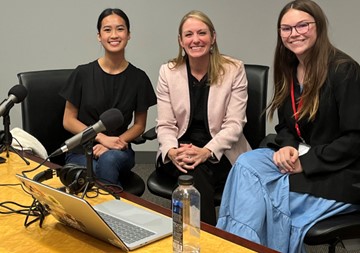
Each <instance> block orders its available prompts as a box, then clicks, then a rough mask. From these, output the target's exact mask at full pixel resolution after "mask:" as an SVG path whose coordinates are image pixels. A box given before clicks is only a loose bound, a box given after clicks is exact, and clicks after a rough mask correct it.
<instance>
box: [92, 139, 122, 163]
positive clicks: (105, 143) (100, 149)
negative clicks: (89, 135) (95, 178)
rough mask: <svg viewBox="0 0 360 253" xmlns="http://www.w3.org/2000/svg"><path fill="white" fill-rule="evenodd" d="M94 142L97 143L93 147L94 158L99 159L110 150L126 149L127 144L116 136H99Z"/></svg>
mask: <svg viewBox="0 0 360 253" xmlns="http://www.w3.org/2000/svg"><path fill="white" fill-rule="evenodd" d="M96 140H97V141H98V142H99V143H98V144H96V145H94V147H93V156H94V158H99V157H100V156H101V155H102V154H103V153H105V152H106V151H108V150H110V149H118V150H125V149H127V148H128V143H127V142H126V141H124V140H123V139H122V138H121V137H118V136H107V135H105V134H101V136H99V134H98V136H97V138H96Z"/></svg>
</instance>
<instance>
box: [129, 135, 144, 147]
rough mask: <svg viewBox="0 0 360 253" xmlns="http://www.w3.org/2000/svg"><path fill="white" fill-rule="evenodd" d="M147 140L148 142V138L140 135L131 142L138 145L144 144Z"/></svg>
mask: <svg viewBox="0 0 360 253" xmlns="http://www.w3.org/2000/svg"><path fill="white" fill-rule="evenodd" d="M145 142H146V140H145V139H144V138H143V137H142V135H140V136H139V137H137V138H135V139H133V140H132V141H131V143H134V144H136V145H139V144H143V143H145Z"/></svg>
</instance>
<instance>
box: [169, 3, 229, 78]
mask: <svg viewBox="0 0 360 253" xmlns="http://www.w3.org/2000/svg"><path fill="white" fill-rule="evenodd" d="M189 18H195V19H197V20H200V21H201V22H203V23H204V24H206V25H207V27H208V28H209V31H210V35H211V38H214V36H215V27H214V25H213V23H212V22H211V20H210V18H209V17H208V16H207V15H206V14H204V13H203V12H201V11H197V10H193V11H190V12H188V13H187V14H186V15H185V16H184V17H183V18H182V19H181V22H180V25H179V36H181V34H182V29H183V25H184V23H185V21H186V20H188V19H189ZM186 59H187V55H186V53H185V54H184V55H183V48H182V47H181V45H180V42H179V52H178V56H177V57H176V58H174V59H172V60H170V61H169V63H172V64H171V68H176V67H178V66H180V65H182V64H185V63H186ZM226 63H231V64H235V62H233V61H231V60H230V59H228V58H225V57H224V56H223V55H221V54H220V51H219V48H218V45H217V42H216V40H215V41H214V43H213V45H212V48H211V51H210V64H209V68H208V72H207V73H208V83H209V84H210V85H211V84H215V83H219V82H220V78H221V76H222V75H224V73H225V67H224V64H226Z"/></svg>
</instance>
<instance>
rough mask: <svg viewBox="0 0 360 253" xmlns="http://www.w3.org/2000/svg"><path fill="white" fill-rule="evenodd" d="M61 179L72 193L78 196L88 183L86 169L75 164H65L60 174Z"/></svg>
mask: <svg viewBox="0 0 360 253" xmlns="http://www.w3.org/2000/svg"><path fill="white" fill-rule="evenodd" d="M59 178H60V181H61V182H62V183H63V185H64V186H65V187H66V188H68V190H69V191H70V193H75V194H77V193H79V192H81V190H82V189H83V188H84V186H85V184H86V182H87V180H86V167H84V166H81V165H78V164H74V163H68V164H65V165H64V166H63V167H62V168H61V170H60V172H59ZM90 188H91V187H90ZM90 188H89V189H90Z"/></svg>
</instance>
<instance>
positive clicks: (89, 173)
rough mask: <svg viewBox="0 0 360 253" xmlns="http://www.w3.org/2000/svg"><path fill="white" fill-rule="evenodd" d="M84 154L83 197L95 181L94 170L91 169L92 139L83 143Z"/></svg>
mask: <svg viewBox="0 0 360 253" xmlns="http://www.w3.org/2000/svg"><path fill="white" fill-rule="evenodd" d="M84 148H85V156H86V184H85V188H84V192H83V195H82V196H81V198H82V199H83V198H84V196H85V194H86V192H87V190H88V188H91V187H92V186H93V185H94V184H95V183H94V182H95V180H94V171H93V141H88V142H87V143H85V144H84Z"/></svg>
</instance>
